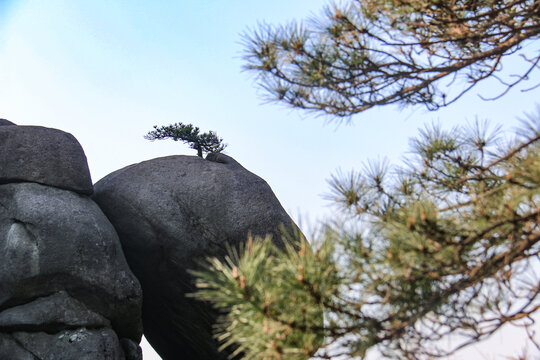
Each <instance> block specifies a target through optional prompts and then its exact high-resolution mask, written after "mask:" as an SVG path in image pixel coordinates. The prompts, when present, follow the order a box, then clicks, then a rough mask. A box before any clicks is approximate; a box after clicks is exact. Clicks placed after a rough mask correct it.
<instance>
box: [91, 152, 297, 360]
mask: <svg viewBox="0 0 540 360" xmlns="http://www.w3.org/2000/svg"><path fill="white" fill-rule="evenodd" d="M94 191H95V192H94V195H93V199H94V200H95V201H96V202H97V203H98V204H99V206H100V207H101V209H102V210H103V212H104V213H105V214H106V215H107V217H108V218H109V220H110V221H111V223H112V224H113V225H114V227H115V228H116V231H117V233H118V235H119V237H120V241H121V243H122V247H123V248H124V252H125V255H126V258H127V261H128V263H129V265H130V267H131V269H132V270H133V272H134V273H135V275H136V276H137V278H138V279H139V281H140V282H141V285H142V288H143V293H144V302H143V324H144V332H145V336H146V337H147V339H148V340H149V342H150V343H151V344H152V346H153V347H154V348H155V349H156V351H157V352H158V353H159V354H160V355H161V356H162V358H163V359H164V360H178V359H182V360H206V359H224V358H226V355H225V354H218V353H217V350H216V349H217V346H216V343H215V341H214V339H213V338H212V336H211V325H212V322H213V319H214V314H213V312H212V311H211V310H210V308H209V307H208V306H207V305H206V304H203V303H200V302H198V301H195V300H193V299H191V298H187V297H186V294H189V293H192V292H193V291H194V288H193V285H192V278H191V277H190V275H189V274H188V272H187V270H188V269H194V268H196V267H197V266H198V265H199V262H200V261H201V260H202V259H204V258H206V257H208V256H212V255H217V256H223V255H225V254H226V252H227V250H226V244H227V243H228V244H230V245H232V246H237V245H238V244H240V243H241V242H244V241H246V240H247V238H248V235H249V234H251V235H265V234H272V235H274V238H275V239H276V241H278V240H277V239H279V233H280V225H285V226H286V227H288V230H289V231H290V230H292V229H293V228H294V224H292V221H291V219H290V217H289V216H288V215H287V213H286V212H285V211H284V210H283V208H282V207H281V205H280V203H279V201H278V200H277V199H276V197H275V195H274V194H273V192H272V190H271V189H270V187H269V186H268V185H267V183H266V182H265V181H264V180H263V179H261V178H260V177H258V176H256V175H254V174H252V173H250V172H249V171H247V170H246V169H244V168H243V167H242V166H241V165H240V164H238V163H237V162H236V161H235V160H234V159H232V158H230V157H228V156H225V155H222V154H209V155H208V156H207V158H206V160H205V159H202V158H199V157H196V156H169V157H164V158H158V159H153V160H150V161H145V162H142V163H139V164H135V165H131V166H128V167H126V168H123V169H121V170H118V171H116V172H114V173H112V174H110V175H108V176H106V177H105V178H103V179H102V180H100V181H99V182H98V183H97V184H95V187H94Z"/></svg>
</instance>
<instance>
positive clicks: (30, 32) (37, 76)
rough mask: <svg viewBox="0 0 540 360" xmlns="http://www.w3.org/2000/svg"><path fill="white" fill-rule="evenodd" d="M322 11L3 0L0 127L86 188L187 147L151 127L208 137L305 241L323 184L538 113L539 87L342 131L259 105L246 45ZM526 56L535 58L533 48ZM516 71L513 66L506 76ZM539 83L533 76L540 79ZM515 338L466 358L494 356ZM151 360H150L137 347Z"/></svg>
mask: <svg viewBox="0 0 540 360" xmlns="http://www.w3.org/2000/svg"><path fill="white" fill-rule="evenodd" d="M325 3H327V2H326V1H324V0H294V1H290V0H289V1H286V0H272V1H249V0H228V1H225V0H198V1H165V0H117V1H107V0H92V1H89V0H86V1H85V0H81V1H72V0H47V1H42V0H0V118H6V119H8V120H10V121H13V122H15V123H16V124H19V125H40V126H46V127H52V128H58V129H61V130H64V131H67V132H69V133H71V134H73V135H74V136H75V137H76V138H77V139H78V140H79V142H80V143H81V145H82V146H83V148H84V150H85V152H86V156H87V159H88V164H89V167H90V171H91V174H92V179H93V181H94V182H97V181H98V180H99V179H100V178H102V177H104V176H105V175H107V174H109V173H111V172H113V171H115V170H117V169H120V168H122V167H124V166H127V165H130V164H133V163H137V162H141V161H144V160H148V159H151V158H155V157H161V156H167V155H172V154H188V155H195V153H194V151H193V150H191V149H189V147H188V146H187V145H183V144H181V143H175V142H172V141H155V142H150V141H148V140H145V139H143V135H145V134H146V133H147V132H148V131H150V130H152V127H153V126H154V125H168V124H171V123H175V122H184V123H193V124H194V125H196V126H199V127H200V128H201V130H202V131H208V130H213V131H216V132H217V134H218V135H219V136H220V137H222V138H223V139H224V141H225V142H226V143H227V144H228V147H227V149H226V153H227V154H228V155H230V156H232V157H234V158H235V159H236V160H237V161H239V162H240V163H241V164H242V165H243V166H244V167H246V168H247V169H248V170H250V171H252V172H254V173H255V174H257V175H259V176H261V177H262V178H263V179H265V180H266V181H267V182H268V184H269V185H270V186H271V187H272V189H273V191H274V193H275V194H276V196H277V197H278V199H279V200H280V201H281V203H282V205H283V207H284V208H285V209H286V210H287V211H288V212H289V214H290V215H291V216H292V217H293V218H294V219H295V220H296V221H297V222H298V223H300V224H301V227H303V229H304V231H306V232H309V230H310V228H312V227H313V226H314V225H316V224H317V223H318V222H319V221H320V220H321V219H325V218H328V217H329V216H331V214H332V212H333V210H334V208H332V207H331V203H329V202H328V200H326V199H325V196H324V195H325V194H328V193H329V187H328V184H327V180H328V179H329V178H330V176H331V175H332V174H335V173H336V172H337V171H339V170H341V171H344V172H347V171H349V170H351V169H361V168H362V166H363V164H365V163H366V161H368V160H370V159H388V160H389V162H391V163H399V162H400V161H401V159H402V158H403V157H404V155H406V153H407V152H408V150H409V142H408V141H409V138H411V137H413V136H415V135H416V134H417V133H418V129H420V128H422V127H424V126H425V125H426V124H430V123H432V122H440V123H441V124H442V126H443V127H445V128H450V127H452V126H455V125H457V124H463V123H464V122H466V121H474V120H475V119H480V120H484V119H489V120H490V121H491V123H493V124H501V125H503V127H504V128H506V129H510V130H511V129H512V128H513V127H515V126H516V125H517V123H518V122H517V120H516V119H517V118H518V117H523V114H525V113H535V112H537V109H538V106H539V105H538V104H539V101H538V99H540V90H538V89H537V90H534V91H529V92H521V91H520V89H519V88H518V89H513V90H512V91H511V92H510V93H509V94H507V95H506V96H504V97H502V98H501V99H500V100H498V101H494V102H486V101H482V100H481V99H480V98H479V96H478V94H481V95H484V96H489V95H494V94H496V93H495V92H494V91H496V89H497V87H496V84H495V83H494V81H487V82H486V83H485V84H483V85H482V86H481V87H479V88H478V89H476V90H473V91H472V92H470V93H469V94H468V95H466V96H464V97H463V98H462V99H461V100H460V101H458V102H457V103H455V104H454V105H452V106H450V107H447V108H444V109H441V110H439V111H437V112H428V111H426V110H425V109H423V108H408V109H400V108H398V107H392V106H390V107H385V108H379V109H373V110H369V111H368V112H366V113H363V114H359V115H356V116H354V117H353V118H351V119H350V120H351V121H350V122H347V123H343V122H342V123H339V122H335V121H331V120H329V119H328V118H325V117H319V116H315V115H313V114H309V113H305V112H301V111H298V110H292V109H290V108H287V107H284V106H282V105H279V104H272V103H270V104H269V103H267V102H265V101H264V100H263V98H262V96H261V91H260V90H258V88H257V86H256V85H255V83H254V78H253V74H250V73H246V72H244V71H242V65H243V60H242V51H243V45H242V39H243V37H242V34H243V33H245V32H246V31H249V30H250V29H254V28H256V27H257V26H258V24H261V23H270V24H285V23H286V22H288V21H291V20H302V19H306V18H309V17H312V16H313V15H314V14H317V13H320V10H321V8H322V6H323V5H324V4H325ZM533 50H534V49H533ZM513 66H517V65H514V63H513V62H509V63H507V68H508V69H512V67H513ZM535 76H536V79H538V73H536V74H535ZM514 333H515V331H514V330H513V329H510V330H507V331H506V332H504V333H503V334H502V335H500V334H499V335H496V336H495V337H494V339H495V340H494V341H492V342H491V343H490V344H489V345H487V346H483V347H479V348H476V349H472V350H470V351H469V352H468V353H463V354H464V355H460V358H470V359H473V358H479V359H499V358H500V359H502V358H504V357H502V356H503V353H506V354H509V355H512V354H515V353H516V352H517V351H519V350H520V348H521V343H520V342H519V340H520V339H519V337H516V336H513V334H514ZM143 350H144V358H145V360H157V359H159V357H158V356H157V355H156V354H155V353H153V351H152V349H151V347H150V346H149V345H148V344H147V343H145V342H143Z"/></svg>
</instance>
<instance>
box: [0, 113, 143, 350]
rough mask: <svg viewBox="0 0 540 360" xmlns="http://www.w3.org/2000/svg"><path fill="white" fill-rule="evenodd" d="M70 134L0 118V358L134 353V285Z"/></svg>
mask: <svg viewBox="0 0 540 360" xmlns="http://www.w3.org/2000/svg"><path fill="white" fill-rule="evenodd" d="M91 193H92V182H91V179H90V173H89V171H88V165H87V163H86V157H85V155H84V152H83V150H82V148H81V146H80V145H79V143H78V142H77V140H75V138H74V137H73V136H72V135H70V134H67V133H65V132H62V131H60V130H55V129H48V128H43V127H38V126H17V125H15V124H13V123H11V122H9V121H7V120H1V119H0V359H6V360H7V359H9V360H27V359H28V360H38V359H43V360H45V359H47V360H48V359H55V360H73V359H77V360H140V359H141V358H142V357H141V353H140V348H139V347H138V345H137V344H138V343H139V341H140V338H141V335H142V326H141V318H140V311H141V289H140V285H139V283H138V281H137V279H136V278H135V277H134V276H133V274H132V273H131V271H130V269H129V267H128V265H127V263H126V261H125V258H124V255H123V252H122V248H121V246H120V242H119V240H118V236H117V235H116V232H115V230H114V228H113V226H112V225H111V224H110V223H109V221H108V220H107V218H106V217H105V215H104V214H103V213H102V212H101V210H100V209H99V207H98V206H97V205H96V204H95V203H94V202H93V201H92V200H91V199H90V198H89V197H88V195H89V194H91Z"/></svg>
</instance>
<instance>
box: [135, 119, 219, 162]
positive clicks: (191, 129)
mask: <svg viewBox="0 0 540 360" xmlns="http://www.w3.org/2000/svg"><path fill="white" fill-rule="evenodd" d="M144 138H145V139H147V140H151V141H154V140H163V139H173V140H174V141H178V140H181V141H183V142H184V143H188V144H189V146H190V147H191V148H192V149H195V150H197V156H200V157H202V156H203V152H205V153H220V152H222V151H223V150H224V149H225V147H226V146H227V144H224V143H223V139H222V138H220V137H218V136H217V134H216V133H215V132H214V131H209V132H205V133H200V129H199V128H198V127H196V126H193V125H192V124H183V123H175V124H171V125H167V126H160V127H158V126H157V125H154V130H153V131H150V132H148V134H146V135H145V136H144Z"/></svg>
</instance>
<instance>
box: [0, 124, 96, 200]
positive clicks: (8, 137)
mask: <svg viewBox="0 0 540 360" xmlns="http://www.w3.org/2000/svg"><path fill="white" fill-rule="evenodd" d="M13 182H36V183H40V184H44V185H50V186H55V187H57V188H61V189H68V190H72V191H76V192H78V193H81V194H87V195H89V194H91V193H92V180H91V178H90V171H89V170H88V164H87V162H86V156H85V154H84V151H83V149H82V147H81V145H80V144H79V142H78V141H77V140H76V139H75V138H74V137H73V135H71V134H69V133H66V132H64V131H60V130H57V129H50V128H45V127H41V126H15V124H13V123H12V122H10V121H7V120H5V119H0V184H5V183H13Z"/></svg>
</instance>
